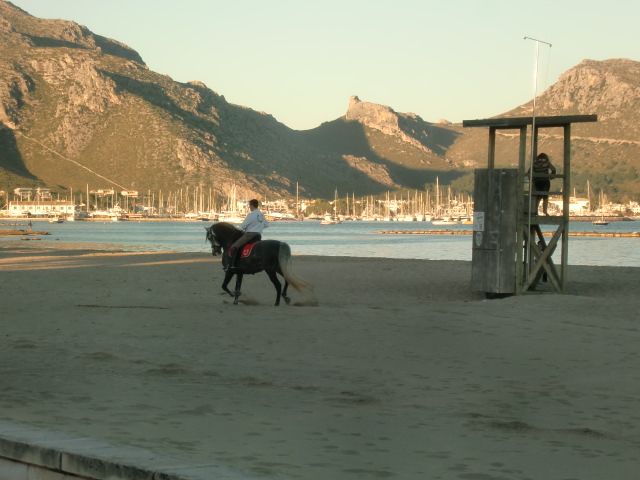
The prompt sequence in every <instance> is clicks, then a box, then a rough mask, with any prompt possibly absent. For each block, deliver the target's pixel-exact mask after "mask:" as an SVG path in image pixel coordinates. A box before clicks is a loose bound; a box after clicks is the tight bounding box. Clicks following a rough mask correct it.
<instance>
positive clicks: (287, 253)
mask: <svg viewBox="0 0 640 480" xmlns="http://www.w3.org/2000/svg"><path fill="white" fill-rule="evenodd" d="M278 262H280V270H282V275H283V276H284V278H285V279H286V280H287V282H289V284H290V285H291V286H292V287H293V288H295V289H296V290H298V291H302V290H306V291H313V287H312V286H311V284H309V283H307V282H305V281H304V280H303V279H302V278H300V277H299V276H298V275H297V274H296V273H295V272H294V271H293V264H292V262H291V248H290V247H289V244H287V243H284V242H280V248H279V249H278Z"/></svg>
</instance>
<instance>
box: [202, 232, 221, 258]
mask: <svg viewBox="0 0 640 480" xmlns="http://www.w3.org/2000/svg"><path fill="white" fill-rule="evenodd" d="M204 229H205V230H206V232H207V236H206V238H205V242H209V243H210V244H211V255H213V256H214V257H215V256H216V255H218V254H219V253H222V245H220V242H219V241H218V238H217V237H216V235H215V233H214V232H213V226H211V227H209V228H207V227H204Z"/></svg>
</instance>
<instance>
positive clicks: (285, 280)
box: [282, 278, 291, 305]
mask: <svg viewBox="0 0 640 480" xmlns="http://www.w3.org/2000/svg"><path fill="white" fill-rule="evenodd" d="M288 289H289V282H287V279H286V278H285V279H284V288H283V289H282V298H284V301H285V302H286V303H287V305H289V303H290V302H291V298H289V297H288V296H287V290H288Z"/></svg>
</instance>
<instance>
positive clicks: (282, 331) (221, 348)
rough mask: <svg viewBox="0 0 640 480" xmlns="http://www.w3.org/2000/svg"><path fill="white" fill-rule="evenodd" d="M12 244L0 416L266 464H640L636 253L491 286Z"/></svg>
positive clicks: (446, 474) (403, 268) (464, 467)
mask: <svg viewBox="0 0 640 480" xmlns="http://www.w3.org/2000/svg"><path fill="white" fill-rule="evenodd" d="M293 265H294V268H295V270H296V272H297V273H298V274H299V275H300V276H302V277H303V278H304V279H305V280H307V281H309V282H310V283H312V284H313V285H314V286H315V293H316V296H317V299H318V302H317V305H316V306H306V305H309V303H305V297H304V296H303V295H301V294H300V293H298V292H295V291H291V292H290V293H291V297H292V300H293V301H292V304H291V305H281V306H280V307H273V306H272V304H273V300H274V295H275V294H274V289H273V286H272V285H271V283H270V282H269V280H268V278H267V276H266V275H265V274H264V273H261V274H257V275H250V276H247V277H245V281H244V283H243V296H242V297H240V301H241V303H240V305H233V304H232V299H231V297H226V296H222V295H219V292H220V291H221V290H220V284H221V283H222V276H223V272H222V270H221V266H220V261H219V257H218V258H214V257H212V256H211V255H210V254H209V253H208V252H207V253H157V252H146V253H129V252H105V251H95V250H73V249H70V250H65V249H57V250H56V249H44V248H43V249H37V248H28V249H22V248H20V247H19V246H18V247H13V248H0V271H2V275H1V276H0V291H1V292H2V296H3V315H2V318H1V319H0V325H1V326H2V329H3V335H2V336H0V365H5V366H7V368H4V369H0V381H1V382H2V385H3V394H2V396H0V407H1V408H0V420H6V421H11V422H15V423H24V424H27V425H33V426H34V427H38V428H45V429H48V430H54V431H60V432H63V433H65V434H69V435H79V436H83V437H89V438H94V439H96V440H99V441H105V442H110V443H114V444H118V445H123V446H130V447H135V448H143V449H148V450H150V451H153V452H157V453H159V454H162V455H170V456H172V457H174V458H177V459H179V460H180V461H182V462H184V463H185V464H195V465H216V466H223V467H228V468H232V469H234V470H235V471H240V472H244V473H245V474H246V475H247V476H259V477H261V478H272V479H283V480H284V479H290V478H300V479H304V480H307V479H309V480H315V479H320V478H331V479H334V480H355V479H360V478H376V477H378V478H383V477H390V478H393V477H396V478H402V479H403V480H404V479H407V480H422V479H424V478H451V475H452V474H453V475H454V476H460V477H465V478H466V477H469V478H471V477H478V478H480V477H483V478H484V477H486V478H490V477H497V478H505V479H513V480H516V479H518V480H519V479H521V478H546V477H548V476H549V474H550V473H549V472H550V471H553V472H554V473H553V474H552V476H555V477H562V478H565V477H567V478H569V477H571V478H582V479H596V478H604V477H607V476H611V475H613V476H614V477H615V478H616V479H620V480H627V479H628V480H631V479H635V478H636V476H637V448H638V446H640V420H639V419H638V417H637V415H636V411H637V406H638V401H637V398H638V397H640V385H639V384H638V382H637V381H636V380H637V378H636V377H637V372H638V370H639V369H640V359H639V358H638V356H637V355H636V350H637V340H638V327H637V325H636V324H637V321H636V318H637V308H638V306H639V305H638V304H639V300H638V299H637V295H636V292H635V290H636V286H637V285H638V283H639V282H640V268H633V267H586V266H571V265H570V266H569V275H570V280H569V294H568V295H559V294H554V293H549V294H546V293H545V292H544V291H540V292H538V293H534V294H530V295H522V296H518V297H508V298H504V299H501V300H485V299H484V296H482V295H479V294H477V293H474V292H471V291H470V290H469V286H470V272H471V263H470V262H465V261H449V260H417V261H416V260H399V259H381V258H358V257H318V256H295V257H294V259H293Z"/></svg>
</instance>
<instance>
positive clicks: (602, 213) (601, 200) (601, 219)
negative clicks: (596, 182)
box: [591, 190, 609, 227]
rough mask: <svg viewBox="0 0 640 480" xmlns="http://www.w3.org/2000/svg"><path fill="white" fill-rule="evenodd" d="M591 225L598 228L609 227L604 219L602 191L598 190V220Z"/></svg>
mask: <svg viewBox="0 0 640 480" xmlns="http://www.w3.org/2000/svg"><path fill="white" fill-rule="evenodd" d="M591 224H592V225H596V226H600V227H602V226H605V225H609V222H607V221H606V220H605V219H604V194H603V193H602V190H600V220H594V221H593V222H591Z"/></svg>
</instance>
